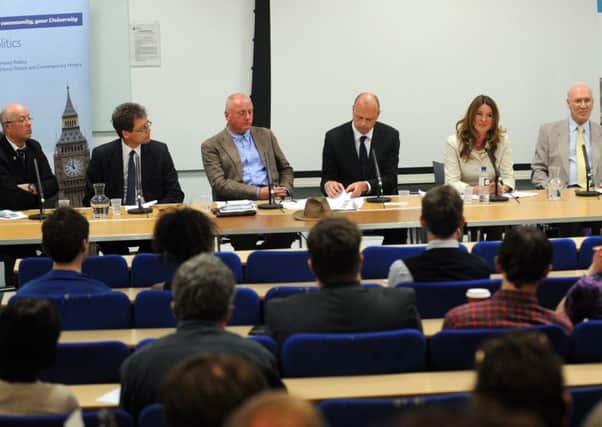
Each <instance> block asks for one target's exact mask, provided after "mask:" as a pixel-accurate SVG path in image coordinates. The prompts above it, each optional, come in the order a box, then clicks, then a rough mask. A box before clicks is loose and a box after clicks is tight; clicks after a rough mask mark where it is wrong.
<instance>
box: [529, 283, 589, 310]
mask: <svg viewBox="0 0 602 427" xmlns="http://www.w3.org/2000/svg"><path fill="white" fill-rule="evenodd" d="M577 280H579V277H547V278H546V279H544V280H543V281H542V282H541V283H540V284H539V286H538V287H537V301H539V304H541V305H542V306H544V307H545V308H549V309H550V310H556V307H557V306H558V303H560V301H561V300H562V298H564V297H565V296H566V293H567V292H568V290H569V289H570V288H571V286H573V285H574V284H575V282H576V281H577Z"/></svg>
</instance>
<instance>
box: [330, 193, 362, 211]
mask: <svg viewBox="0 0 602 427" xmlns="http://www.w3.org/2000/svg"><path fill="white" fill-rule="evenodd" d="M326 200H328V205H329V206H330V209H332V210H333V211H356V210H358V209H359V208H361V207H362V205H363V204H364V199H363V198H362V197H351V193H347V192H346V191H341V192H340V193H339V194H338V195H337V196H336V197H333V198H331V197H328V198H327V199H326Z"/></svg>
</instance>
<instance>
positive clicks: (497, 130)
mask: <svg viewBox="0 0 602 427" xmlns="http://www.w3.org/2000/svg"><path fill="white" fill-rule="evenodd" d="M499 123H500V113H499V110H498V108H497V105H496V104H495V101H494V100H493V99H492V98H490V97H489V96H487V95H479V96H477V97H476V98H475V99H473V100H472V102H471V103H470V105H469V106H468V110H467V111H466V114H465V115H464V118H462V119H461V120H459V121H458V123H456V134H455V135H452V136H450V137H449V138H448V139H447V151H446V154H445V183H446V184H450V185H452V186H453V187H454V188H455V189H456V190H458V192H460V193H463V192H464V191H465V189H466V187H469V186H470V187H472V192H473V194H478V193H479V187H478V183H479V176H480V174H481V166H487V175H488V176H489V182H490V184H489V191H490V193H494V192H495V180H494V179H493V178H494V176H495V170H494V168H493V163H492V161H491V157H493V161H494V162H495V165H496V166H497V168H498V169H499V171H500V179H501V181H500V182H499V189H498V190H499V191H500V192H504V191H511V190H512V189H513V188H514V172H513V169H512V151H511V148H510V140H509V139H508V134H507V133H506V130H505V129H504V128H502V127H500V125H499ZM490 156H491V157H490Z"/></svg>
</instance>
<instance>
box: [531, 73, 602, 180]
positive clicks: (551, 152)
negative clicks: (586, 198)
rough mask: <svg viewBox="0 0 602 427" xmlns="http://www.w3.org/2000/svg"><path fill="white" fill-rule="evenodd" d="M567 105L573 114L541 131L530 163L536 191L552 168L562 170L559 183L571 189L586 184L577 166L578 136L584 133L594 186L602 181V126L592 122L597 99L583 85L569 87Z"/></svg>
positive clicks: (581, 154)
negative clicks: (591, 118) (591, 117)
mask: <svg viewBox="0 0 602 427" xmlns="http://www.w3.org/2000/svg"><path fill="white" fill-rule="evenodd" d="M566 103H567V105H568V107H569V111H570V112H571V116H570V117H569V119H568V120H566V119H564V120H560V121H557V122H552V123H546V124H544V125H542V126H541V127H540V129H539V136H538V138H537V146H536V148H535V155H534V156H533V161H532V163H531V170H532V173H531V181H532V182H533V184H534V185H535V186H536V187H537V188H544V187H545V185H546V182H547V180H548V175H549V167H550V166H558V167H559V168H560V181H561V182H562V183H563V184H564V185H566V186H569V187H573V186H575V187H577V186H580V185H579V183H580V182H581V183H582V185H583V182H584V180H583V178H582V177H581V176H580V173H579V167H578V164H579V162H581V159H582V158H583V157H582V156H583V153H582V151H580V150H578V148H577V146H578V140H579V134H580V133H582V135H583V140H584V145H585V148H586V150H587V153H588V158H589V163H590V167H591V170H592V174H593V181H594V185H595V184H597V183H598V181H599V180H600V179H602V127H600V125H599V124H597V123H595V122H593V121H591V120H590V115H591V113H592V108H593V105H594V100H593V97H592V91H591V89H590V88H589V87H588V86H587V85H586V84H584V83H575V84H574V85H573V86H571V87H570V88H569V91H568V94H567V100H566Z"/></svg>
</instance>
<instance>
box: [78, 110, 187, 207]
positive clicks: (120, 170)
mask: <svg viewBox="0 0 602 427" xmlns="http://www.w3.org/2000/svg"><path fill="white" fill-rule="evenodd" d="M112 120H113V128H115V132H117V135H118V136H119V138H118V139H115V140H114V141H111V142H107V143H106V144H103V145H100V146H98V147H96V148H95V149H94V150H93V151H92V157H91V159H90V164H89V166H88V172H87V179H88V182H87V191H86V196H85V197H84V205H86V206H89V205H90V199H91V198H92V196H93V195H94V190H93V186H92V185H93V184H96V183H105V194H106V195H107V197H109V198H110V199H122V200H123V203H125V204H126V205H134V204H136V176H137V172H139V173H138V176H141V183H140V184H141V186H142V196H143V198H144V200H145V201H147V202H149V201H152V200H156V201H157V202H158V203H181V202H182V201H183V200H184V193H183V192H182V190H181V188H180V183H179V182H178V173H177V172H176V169H175V167H174V163H173V160H172V159H171V155H170V154H169V150H168V148H167V144H164V143H162V142H158V141H155V140H152V139H151V124H152V123H151V122H150V121H149V120H148V118H147V115H146V110H145V109H144V107H142V106H141V105H139V104H135V103H133V102H126V103H125V104H121V105H118V106H117V108H115V111H113V116H112ZM136 157H137V158H138V159H139V161H138V162H136V161H135V158H136ZM138 165H139V166H140V171H136V167H137V166H138Z"/></svg>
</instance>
